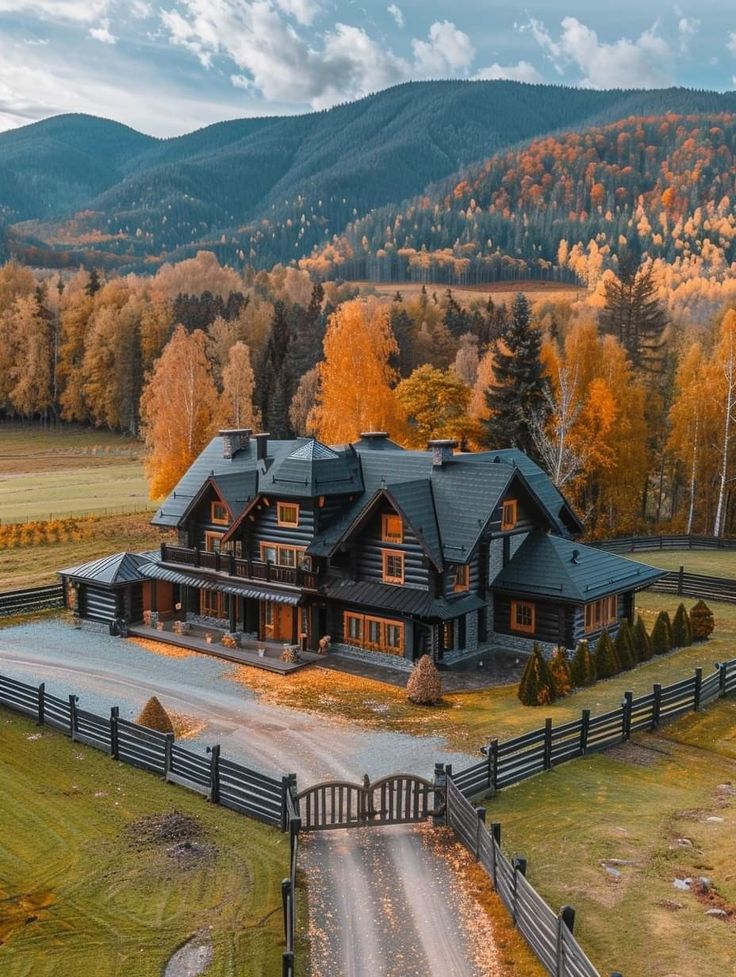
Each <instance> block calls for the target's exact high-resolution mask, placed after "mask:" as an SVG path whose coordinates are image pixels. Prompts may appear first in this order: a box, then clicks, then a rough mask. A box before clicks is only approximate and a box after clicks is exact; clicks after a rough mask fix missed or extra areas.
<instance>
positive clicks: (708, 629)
mask: <svg viewBox="0 0 736 977" xmlns="http://www.w3.org/2000/svg"><path fill="white" fill-rule="evenodd" d="M690 626H691V627H692V635H693V641H706V640H707V638H708V637H709V636H710V635H711V634H712V633H713V628H714V627H715V626H716V622H715V618H714V617H713V611H712V610H711V609H710V607H708V605H707V604H706V603H705V601H704V600H699V601H698V603H697V604H695V605H694V606H693V607H692V608H691V609H690Z"/></svg>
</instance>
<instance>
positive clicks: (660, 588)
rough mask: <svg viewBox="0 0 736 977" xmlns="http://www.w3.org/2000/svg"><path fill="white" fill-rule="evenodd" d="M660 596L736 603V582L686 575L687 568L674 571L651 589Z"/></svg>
mask: <svg viewBox="0 0 736 977" xmlns="http://www.w3.org/2000/svg"><path fill="white" fill-rule="evenodd" d="M650 589H651V590H653V591H655V592H656V593H658V594H676V595H678V596H684V597H695V598H698V599H700V598H702V599H703V600H723V601H726V603H731V604H733V603H736V580H730V579H729V578H728V577H706V576H704V575H703V574H701V573H685V568H684V567H680V569H679V570H672V571H671V572H670V573H667V574H665V576H664V577H660V578H659V580H657V581H655V583H653V584H652V586H651V587H650Z"/></svg>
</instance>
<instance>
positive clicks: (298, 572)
mask: <svg viewBox="0 0 736 977" xmlns="http://www.w3.org/2000/svg"><path fill="white" fill-rule="evenodd" d="M161 562H162V563H176V564H178V565H180V566H187V567H194V568H195V569H198V570H214V571H215V572H216V573H227V574H228V575H229V576H231V577H239V578H240V579H242V580H257V581H259V582H262V583H278V584H286V585H287V586H289V587H300V588H302V589H304V590H316V589H317V574H316V573H315V572H314V571H313V570H304V569H303V568H302V567H283V566H279V565H278V564H276V563H267V562H265V561H264V560H243V559H241V558H240V557H237V556H233V554H232V553H210V552H208V551H207V550H200V549H197V548H196V547H195V548H190V547H188V546H171V545H170V544H169V543H162V544H161Z"/></svg>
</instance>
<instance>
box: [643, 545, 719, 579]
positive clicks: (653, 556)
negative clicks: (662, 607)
mask: <svg viewBox="0 0 736 977" xmlns="http://www.w3.org/2000/svg"><path fill="white" fill-rule="evenodd" d="M624 555H625V556H626V557H627V559H629V560H636V561H637V563H648V564H649V566H652V567H661V568H662V569H663V570H679V569H680V567H685V572H686V573H701V574H704V575H705V576H707V577H728V578H729V579H730V580H733V579H736V550H720V551H719V550H671V551H667V550H662V551H659V550H657V551H656V552H654V553H625V554H624Z"/></svg>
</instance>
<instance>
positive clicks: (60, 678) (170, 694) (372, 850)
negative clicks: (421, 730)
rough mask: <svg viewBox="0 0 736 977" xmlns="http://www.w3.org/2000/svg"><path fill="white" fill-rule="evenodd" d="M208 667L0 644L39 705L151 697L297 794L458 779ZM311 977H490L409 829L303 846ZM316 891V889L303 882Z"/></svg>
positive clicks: (3, 659)
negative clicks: (410, 778) (37, 694)
mask: <svg viewBox="0 0 736 977" xmlns="http://www.w3.org/2000/svg"><path fill="white" fill-rule="evenodd" d="M227 671H228V669H227V666H224V665H223V663H222V662H218V661H216V660H214V659H208V658H203V657H201V656H193V657H191V658H183V659H182V658H167V657H161V656H158V655H155V654H153V653H151V652H148V651H145V650H143V649H142V648H140V647H138V646H137V645H134V644H132V643H130V642H125V643H123V642H121V641H120V640H119V639H114V638H109V637H107V636H105V635H96V634H90V633H88V632H85V631H75V630H74V629H71V628H69V627H67V626H66V625H64V624H61V623H59V622H56V621H48V622H42V623H38V624H35V625H25V626H22V627H18V628H8V629H5V630H0V672H2V673H3V674H7V675H10V676H12V677H14V678H18V679H20V680H23V681H27V682H30V683H36V682H39V681H42V680H43V681H45V682H46V687H47V689H48V691H49V692H52V693H54V694H57V695H66V694H68V693H69V692H70V691H74V692H77V693H78V694H79V695H80V704H81V705H82V706H83V707H84V708H88V709H92V710H93V711H97V712H99V713H100V714H104V713H106V712H107V710H108V709H109V706H110V705H111V704H118V705H120V707H121V715H123V716H125V717H126V718H128V717H130V718H135V716H136V715H137V713H138V711H139V710H140V708H141V707H142V705H143V703H144V702H145V700H146V699H147V698H148V696H150V695H151V694H154V693H155V694H156V695H158V696H159V697H160V698H161V699H162V700H163V702H164V704H165V705H166V706H168V707H170V708H172V709H174V710H176V711H177V712H182V713H186V714H188V715H190V716H194V717H202V718H206V719H207V723H208V728H207V730H206V731H205V733H204V734H203V735H202V737H201V739H200V740H199V741H198V740H194V741H190V742H189V743H188V744H187V745H190V744H191V745H193V746H203V745H204V744H205V743H213V742H219V743H220V744H221V746H222V750H223V754H224V755H226V756H229V757H232V758H233V759H235V760H239V761H241V762H244V763H248V764H251V765H253V766H254V767H256V769H259V770H263V771H264V772H269V773H274V774H281V773H283V772H285V771H289V772H290V771H294V772H296V773H297V775H298V777H299V781H300V783H301V784H302V785H308V784H312V783H315V782H317V781H319V780H324V779H328V778H336V779H337V778H340V779H347V780H352V781H356V782H357V781H359V780H360V779H361V778H362V775H363V774H364V773H366V772H367V773H369V774H370V776H371V779H375V778H376V777H379V776H381V775H384V774H387V773H391V772H396V771H399V770H402V771H410V772H416V773H419V774H422V775H425V776H429V775H431V773H432V769H433V766H434V761H435V760H436V759H442V760H445V761H448V762H450V761H452V762H455V763H458V764H459V765H461V766H462V765H464V764H467V763H468V762H469V761H470V760H471V759H472V758H470V757H467V756H463V755H462V754H451V753H449V752H447V751H446V750H444V749H443V748H442V742H441V741H440V740H439V739H433V738H417V737H412V736H408V735H404V734H398V733H386V732H380V731H376V730H370V729H363V728H359V727H356V726H353V725H351V724H349V723H345V722H340V721H337V720H336V721H335V722H328V721H326V720H325V719H324V718H323V717H317V716H313V715H310V714H307V713H303V712H299V711H297V710H293V709H288V708H282V707H278V706H273V705H268V704H265V703H262V702H260V701H259V700H258V699H257V697H256V696H255V695H254V694H253V693H252V692H250V690H247V689H244V688H243V687H242V686H240V685H236V684H235V683H233V682H231V681H230V680H229V679H228V678H227V677H226V673H227ZM304 859H305V861H304V864H305V866H307V867H308V869H309V873H310V904H311V907H312V911H311V913H310V944H311V947H312V954H313V975H314V977H336V975H340V977H379V975H380V977H414V975H417V977H419V975H421V977H435V975H436V977H490V975H491V974H492V973H493V971H492V970H489V969H488V968H487V967H481V968H479V967H478V965H477V964H476V963H475V961H474V959H473V956H472V954H471V953H469V952H468V951H466V949H465V947H466V943H467V934H465V933H464V932H463V931H462V926H463V923H462V922H461V920H462V918H463V912H461V911H460V905H459V902H460V896H459V894H458V892H457V891H456V889H455V888H454V887H453V885H452V884H451V883H452V878H451V876H452V870H451V867H450V866H449V864H447V863H446V862H445V861H444V860H443V859H440V858H438V857H436V855H435V854H433V853H432V851H431V850H430V849H429V848H428V846H426V845H425V844H424V843H423V841H422V837H421V833H420V832H417V831H416V830H415V829H412V828H411V827H408V826H407V827H392V828H377V829H363V830H351V831H330V832H322V833H319V834H315V835H313V836H311V837H310V838H308V839H307V840H306V844H305V846H304ZM312 879H314V882H312Z"/></svg>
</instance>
